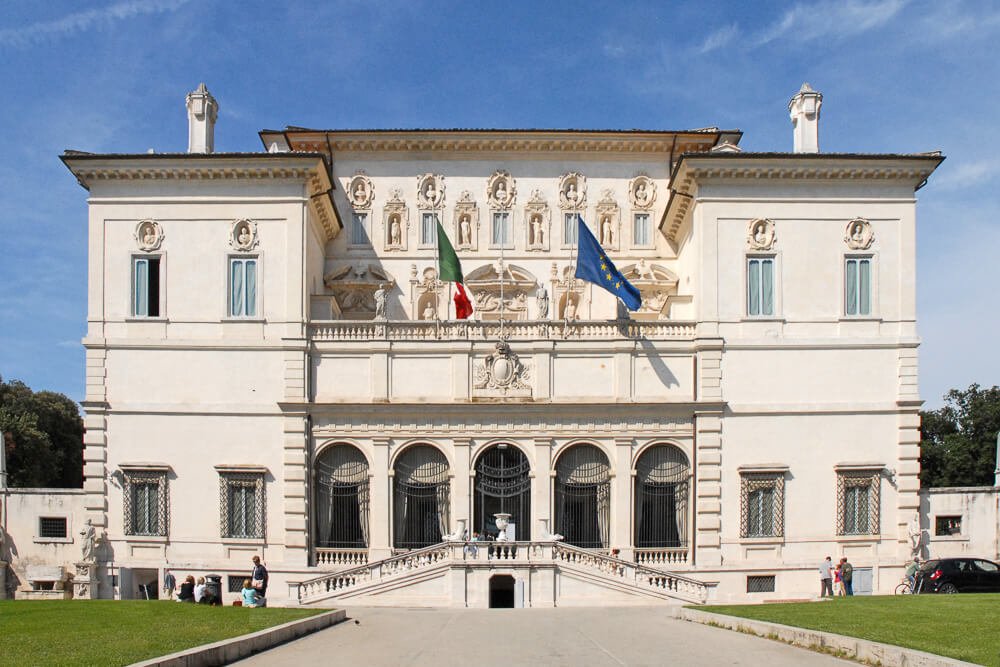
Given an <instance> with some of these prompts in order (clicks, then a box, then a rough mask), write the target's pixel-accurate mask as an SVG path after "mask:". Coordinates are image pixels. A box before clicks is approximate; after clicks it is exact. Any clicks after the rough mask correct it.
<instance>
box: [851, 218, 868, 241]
mask: <svg viewBox="0 0 1000 667" xmlns="http://www.w3.org/2000/svg"><path fill="white" fill-rule="evenodd" d="M864 237H865V225H864V223H863V222H861V221H857V222H855V223H854V224H853V225H852V226H851V240H852V241H854V242H855V243H862V242H864Z"/></svg>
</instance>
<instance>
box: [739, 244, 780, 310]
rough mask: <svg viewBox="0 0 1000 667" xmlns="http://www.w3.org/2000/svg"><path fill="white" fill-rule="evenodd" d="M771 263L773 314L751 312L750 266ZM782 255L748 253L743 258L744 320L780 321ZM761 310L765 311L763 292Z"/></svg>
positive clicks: (774, 253)
mask: <svg viewBox="0 0 1000 667" xmlns="http://www.w3.org/2000/svg"><path fill="white" fill-rule="evenodd" d="M764 261H770V262H771V312H770V313H763V312H760V313H757V314H753V313H751V312H750V310H751V308H750V306H751V301H752V296H753V295H752V294H751V284H750V266H751V263H752V262H764ZM780 266H781V263H780V255H779V253H776V252H761V253H746V254H745V255H744V258H743V318H744V319H747V320H779V319H781V288H780V286H781V270H780ZM760 302H761V303H760V304H759V306H760V310H761V311H763V291H761V297H760Z"/></svg>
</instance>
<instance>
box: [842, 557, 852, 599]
mask: <svg viewBox="0 0 1000 667" xmlns="http://www.w3.org/2000/svg"><path fill="white" fill-rule="evenodd" d="M840 578H841V579H843V580H844V593H845V594H846V595H854V585H853V583H852V579H853V578H854V566H853V565H851V564H850V563H848V562H847V556H844V557H843V558H841V559H840Z"/></svg>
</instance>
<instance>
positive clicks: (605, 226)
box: [601, 216, 612, 247]
mask: <svg viewBox="0 0 1000 667" xmlns="http://www.w3.org/2000/svg"><path fill="white" fill-rule="evenodd" d="M601 245H603V246H605V247H608V246H610V245H612V237H611V218H609V217H608V216H604V217H603V218H601Z"/></svg>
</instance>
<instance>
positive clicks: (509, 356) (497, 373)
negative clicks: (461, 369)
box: [473, 341, 531, 397]
mask: <svg viewBox="0 0 1000 667" xmlns="http://www.w3.org/2000/svg"><path fill="white" fill-rule="evenodd" d="M530 380H531V368H530V367H529V366H527V365H525V364H524V363H522V362H521V360H520V359H519V358H518V356H517V355H516V354H514V352H513V351H511V349H510V345H508V344H507V342H506V341H500V342H499V343H497V344H496V349H495V350H494V351H493V352H491V353H490V354H488V355H486V358H485V359H484V360H483V362H482V363H480V364H476V369H475V379H474V380H473V388H474V389H476V390H478V391H477V392H476V393H478V394H480V395H483V396H529V397H530V396H531V385H529V384H528V381H530Z"/></svg>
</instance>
